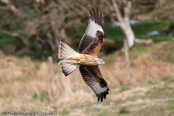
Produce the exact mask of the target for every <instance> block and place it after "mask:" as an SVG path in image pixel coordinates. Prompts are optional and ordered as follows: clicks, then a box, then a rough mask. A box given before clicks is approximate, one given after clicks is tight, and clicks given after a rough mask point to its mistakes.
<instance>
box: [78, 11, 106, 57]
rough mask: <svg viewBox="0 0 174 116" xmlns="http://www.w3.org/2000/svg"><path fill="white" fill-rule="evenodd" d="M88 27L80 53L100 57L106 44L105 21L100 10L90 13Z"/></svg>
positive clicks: (81, 43) (82, 40) (80, 45)
mask: <svg viewBox="0 0 174 116" xmlns="http://www.w3.org/2000/svg"><path fill="white" fill-rule="evenodd" d="M90 15H91V17H90V20H89V23H88V27H87V28H86V31H85V33H84V35H83V37H82V39H81V41H80V44H79V48H78V50H79V53H83V54H90V55H93V56H96V57H97V56H98V53H99V51H100V49H101V47H102V45H103V42H104V19H103V18H102V13H101V12H99V11H98V9H96V10H94V8H93V9H92V11H90Z"/></svg>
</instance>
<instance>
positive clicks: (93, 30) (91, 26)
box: [85, 19, 104, 38]
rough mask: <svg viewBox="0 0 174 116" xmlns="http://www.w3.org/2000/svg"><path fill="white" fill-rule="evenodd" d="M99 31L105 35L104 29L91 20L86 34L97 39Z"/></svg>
mask: <svg viewBox="0 0 174 116" xmlns="http://www.w3.org/2000/svg"><path fill="white" fill-rule="evenodd" d="M97 31H101V32H103V33H104V31H103V29H102V27H101V26H100V25H99V24H97V23H95V22H94V21H93V20H91V19H90V20H89V25H88V27H87V30H86V32H85V33H86V34H87V35H88V36H90V37H93V38H96V33H97Z"/></svg>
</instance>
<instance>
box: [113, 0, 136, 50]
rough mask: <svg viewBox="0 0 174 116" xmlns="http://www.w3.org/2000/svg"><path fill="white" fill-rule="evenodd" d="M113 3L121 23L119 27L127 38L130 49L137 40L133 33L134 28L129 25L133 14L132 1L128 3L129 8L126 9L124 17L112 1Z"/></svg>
mask: <svg viewBox="0 0 174 116" xmlns="http://www.w3.org/2000/svg"><path fill="white" fill-rule="evenodd" d="M112 3H113V6H114V10H115V12H116V16H117V19H118V21H119V26H120V28H121V30H122V31H123V33H124V35H125V37H126V38H127V40H128V46H129V48H131V47H133V45H134V40H135V35H134V33H133V31H132V28H131V26H130V24H129V17H130V14H131V6H132V4H131V2H130V1H128V4H127V6H126V7H124V16H122V15H121V13H120V10H119V8H118V5H117V3H116V2H115V0H112Z"/></svg>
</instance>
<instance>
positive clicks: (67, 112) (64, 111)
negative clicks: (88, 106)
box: [59, 110, 70, 115]
mask: <svg viewBox="0 0 174 116" xmlns="http://www.w3.org/2000/svg"><path fill="white" fill-rule="evenodd" d="M69 113H70V111H68V110H63V111H61V112H59V115H68V114H69Z"/></svg>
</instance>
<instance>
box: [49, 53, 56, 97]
mask: <svg viewBox="0 0 174 116" xmlns="http://www.w3.org/2000/svg"><path fill="white" fill-rule="evenodd" d="M48 61H49V64H50V71H51V82H52V91H53V94H55V92H56V80H55V75H54V69H53V58H52V57H51V56H49V57H48Z"/></svg>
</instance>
